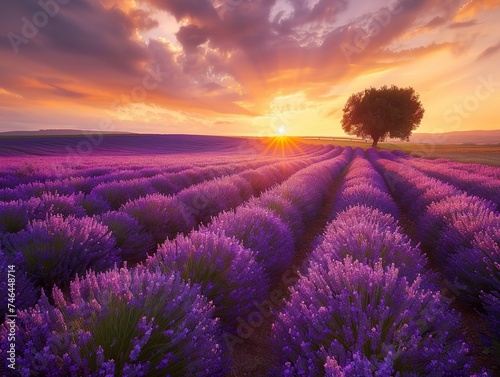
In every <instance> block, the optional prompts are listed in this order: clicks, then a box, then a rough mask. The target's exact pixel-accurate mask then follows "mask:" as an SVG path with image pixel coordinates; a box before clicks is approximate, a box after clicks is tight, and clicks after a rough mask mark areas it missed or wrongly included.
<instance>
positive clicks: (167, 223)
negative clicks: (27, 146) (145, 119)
mask: <svg viewBox="0 0 500 377" xmlns="http://www.w3.org/2000/svg"><path fill="white" fill-rule="evenodd" d="M338 153H340V150H339V149H337V150H332V151H330V152H329V153H327V154H325V155H320V157H316V159H314V158H313V159H301V160H292V161H290V162H279V163H276V164H272V165H268V166H264V167H261V168H259V169H256V170H245V171H243V172H242V173H240V174H235V175H232V176H227V177H224V178H220V179H214V180H208V181H206V182H204V183H200V184H198V185H194V186H192V187H189V188H187V189H185V190H182V191H181V192H179V193H178V195H175V196H166V195H161V194H152V195H148V196H146V197H143V198H139V199H136V200H133V201H129V202H127V203H126V204H124V205H123V206H122V207H121V208H120V210H119V211H110V212H106V213H104V214H102V215H99V216H94V217H93V218H90V217H86V216H82V217H81V218H80V217H77V216H75V214H76V213H77V212H76V210H75V208H69V209H68V211H67V212H66V213H64V214H60V213H53V212H52V211H53V207H50V210H51V211H49V212H47V213H46V217H45V218H43V219H39V220H36V218H37V217H35V214H34V213H33V210H32V211H31V212H27V213H26V212H24V210H25V208H22V207H16V206H15V205H12V204H16V202H14V203H7V205H9V204H10V205H11V207H10V208H9V209H10V210H11V214H8V215H7V216H10V218H15V216H16V215H18V214H20V215H21V216H24V217H23V218H27V219H30V218H31V219H34V220H32V221H31V222H29V223H28V224H27V225H26V227H25V229H22V230H20V231H18V232H15V233H14V232H13V233H6V234H5V235H4V237H3V243H4V246H5V249H6V250H5V251H0V252H1V254H2V255H1V256H2V261H1V262H0V263H2V269H6V266H7V265H8V264H14V265H16V266H17V267H18V269H19V273H18V275H19V276H18V282H17V285H18V288H17V293H18V297H19V300H18V303H17V305H18V308H20V309H24V308H27V307H30V306H32V305H33V304H34V302H36V298H37V297H38V295H39V288H45V289H48V290H50V289H51V288H52V286H53V285H54V284H55V285H57V286H59V287H60V288H62V289H65V287H67V286H68V284H69V283H70V281H71V280H73V278H74V277H75V276H76V275H80V276H82V275H83V274H85V272H86V271H87V270H88V269H92V270H93V271H95V272H99V271H105V270H106V269H109V268H111V267H112V266H113V265H115V264H121V263H122V262H129V264H130V263H132V264H136V263H138V262H140V261H143V260H145V258H146V257H147V256H148V254H150V253H152V252H154V251H155V249H156V245H157V244H160V243H162V242H164V241H165V239H167V238H173V237H175V236H176V235H177V234H178V233H187V232H189V231H190V230H191V229H193V228H194V227H196V226H197V225H198V224H200V223H205V222H207V221H209V220H210V217H211V216H215V215H217V214H218V213H219V212H221V211H225V210H230V209H232V208H235V207H237V206H238V205H240V204H241V203H242V202H244V201H246V200H248V199H250V198H251V197H252V196H253V195H256V194H259V193H260V192H262V191H263V190H265V189H267V188H269V187H271V186H273V185H275V184H277V183H280V182H282V181H283V180H285V179H287V178H288V177H289V176H290V175H292V174H294V173H295V172H297V171H299V170H300V169H303V168H305V167H306V166H308V165H309V164H310V163H312V162H314V161H317V160H322V159H325V158H329V157H331V156H335V155H337V154H338ZM2 284H6V282H2ZM2 288H5V289H6V287H4V286H2ZM6 300H7V295H4V296H2V302H1V304H2V305H1V309H0V310H1V311H2V312H1V314H2V317H3V315H4V311H5V310H6V308H7V304H6V302H7V301H6Z"/></svg>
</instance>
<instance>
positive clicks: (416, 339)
mask: <svg viewBox="0 0 500 377" xmlns="http://www.w3.org/2000/svg"><path fill="white" fill-rule="evenodd" d="M458 328H459V320H458V317H457V315H456V314H455V313H454V312H453V311H452V310H451V309H450V308H449V306H448V305H447V303H446V301H445V300H443V298H442V297H441V296H440V294H439V293H437V292H433V291H430V290H425V289H422V288H421V287H420V279H416V280H415V282H414V283H412V284H408V283H407V281H406V279H405V278H402V277H398V270H397V269H395V268H394V267H391V268H388V269H386V270H385V271H384V269H383V266H382V264H381V263H380V262H379V263H376V264H375V265H374V266H373V267H372V266H368V265H364V264H362V263H360V262H358V261H352V259H351V258H349V257H348V258H346V259H345V260H344V261H331V260H330V261H328V262H327V266H326V268H325V267H324V266H322V265H318V264H314V263H313V264H311V266H310V268H309V269H308V274H307V275H306V276H303V277H302V278H301V279H300V280H299V282H298V283H297V284H296V286H295V287H293V288H292V289H291V297H290V300H289V301H288V302H287V304H286V306H285V308H284V309H283V310H282V311H281V312H280V313H279V315H278V317H277V319H276V322H275V323H274V324H273V345H274V349H275V350H276V353H277V357H278V358H279V360H280V365H278V366H277V367H276V369H275V370H274V372H273V373H274V374H275V375H285V373H289V374H290V373H292V374H293V375H304V376H318V375H324V374H325V368H326V370H328V373H337V374H336V375H341V374H340V372H341V371H345V375H359V374H356V373H359V372H360V371H364V370H370V371H371V373H373V372H375V373H377V372H380V375H384V376H385V375H388V374H387V372H389V373H390V375H394V374H396V373H400V374H402V375H411V374H416V375H426V376H428V375H439V376H444V375H453V376H465V375H467V376H468V375H470V368H471V365H470V362H471V359H470V357H468V356H467V353H468V349H467V345H466V344H465V343H464V342H463V340H462V339H461V337H460V335H459V332H458V330H457V329H458ZM445 345H446V346H445ZM333 359H334V360H335V361H334V360H333ZM325 365H326V367H325ZM353 373H354V374H353ZM333 375H335V374H333ZM361 375H363V374H361ZM370 375H371V374H370ZM377 375H378V374H377Z"/></svg>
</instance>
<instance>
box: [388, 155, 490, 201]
mask: <svg viewBox="0 0 500 377" xmlns="http://www.w3.org/2000/svg"><path fill="white" fill-rule="evenodd" d="M395 161H397V162H401V163H404V164H405V165H408V166H412V167H414V168H416V169H418V170H419V171H421V172H423V173H425V174H426V175H429V176H431V177H433V178H436V179H439V180H442V181H444V182H446V183H449V184H451V185H453V186H456V187H457V188H459V189H461V190H464V191H467V192H468V193H469V194H472V195H475V196H478V197H480V198H484V199H487V200H490V201H492V202H493V203H495V204H496V205H497V209H500V168H494V167H492V166H484V165H477V166H472V167H469V168H463V167H462V168H461V166H460V165H457V164H456V163H451V162H448V163H447V162H440V161H433V160H424V159H420V158H411V157H409V156H406V155H405V156H404V157H400V158H397V159H396V160H395ZM482 166H484V167H482Z"/></svg>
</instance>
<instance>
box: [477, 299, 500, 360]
mask: <svg viewBox="0 0 500 377" xmlns="http://www.w3.org/2000/svg"><path fill="white" fill-rule="evenodd" d="M481 300H482V302H483V309H484V310H485V312H486V314H483V317H484V319H485V320H486V322H487V324H488V325H489V331H488V333H487V334H486V336H485V338H486V341H487V346H488V348H489V349H490V350H491V352H492V353H493V354H494V356H495V357H496V358H497V360H499V358H500V291H493V292H492V293H489V294H483V295H482V297H481Z"/></svg>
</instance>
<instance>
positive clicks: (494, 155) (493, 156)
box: [307, 140, 500, 166]
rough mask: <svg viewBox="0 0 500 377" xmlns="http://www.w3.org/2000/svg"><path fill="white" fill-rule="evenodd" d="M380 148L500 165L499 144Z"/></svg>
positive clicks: (392, 145) (368, 145)
mask: <svg viewBox="0 0 500 377" xmlns="http://www.w3.org/2000/svg"><path fill="white" fill-rule="evenodd" d="M307 142H308V143H312V144H322V145H326V144H333V145H338V146H341V147H347V146H349V147H352V148H355V147H359V148H362V149H365V150H366V149H368V148H371V143H370V142H367V143H363V142H358V141H348V140H335V141H331V140H307ZM378 146H379V148H380V149H386V150H390V151H392V150H401V151H404V152H406V153H408V154H411V155H412V156H415V157H425V158H431V159H435V158H447V159H450V160H455V161H460V162H471V163H477V164H486V165H492V166H500V145H474V146H471V145H444V144H443V145H429V144H417V143H379V145H378Z"/></svg>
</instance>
